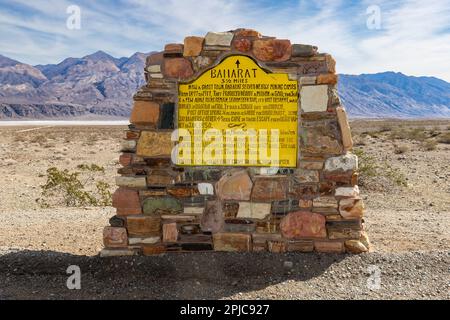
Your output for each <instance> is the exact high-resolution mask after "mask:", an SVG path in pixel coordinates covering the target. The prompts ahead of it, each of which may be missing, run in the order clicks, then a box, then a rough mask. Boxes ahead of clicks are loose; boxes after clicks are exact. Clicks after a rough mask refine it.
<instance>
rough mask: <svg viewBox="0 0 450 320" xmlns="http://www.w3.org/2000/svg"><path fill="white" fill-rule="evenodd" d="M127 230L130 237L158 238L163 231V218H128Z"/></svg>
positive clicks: (140, 216)
mask: <svg viewBox="0 0 450 320" xmlns="http://www.w3.org/2000/svg"><path fill="white" fill-rule="evenodd" d="M127 230H128V234H129V235H130V236H135V237H158V236H159V235H160V231H161V218H160V217H158V216H144V215H136V216H128V217H127Z"/></svg>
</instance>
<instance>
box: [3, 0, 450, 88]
mask: <svg viewBox="0 0 450 320" xmlns="http://www.w3.org/2000/svg"><path fill="white" fill-rule="evenodd" d="M70 5H77V6H79V8H80V9H81V20H80V21H81V29H75V30H70V29H69V28H67V26H66V21H67V19H68V18H69V14H68V13H67V8H68V7H69V6H70ZM374 8H375V9H376V10H377V9H379V12H380V20H373V18H374V17H376V14H375V13H374V11H373V10H374ZM368 9H369V13H368V11H367V10H368ZM368 19H369V21H371V22H374V21H375V22H376V21H379V22H380V23H379V24H376V23H375V24H374V23H372V24H371V26H372V27H371V28H369V27H368V26H367V21H368ZM373 26H375V27H377V28H373ZM238 27H249V28H254V29H256V30H258V31H260V32H261V33H263V34H265V35H272V36H277V37H278V38H287V39H290V40H291V41H292V42H293V43H307V44H314V45H317V46H318V47H319V50H320V51H321V52H328V53H331V54H332V55H333V56H335V58H336V60H337V62H338V64H337V69H338V72H340V73H351V74H359V73H373V72H382V71H387V70H392V71H400V72H403V73H405V74H408V75H417V76H420V75H427V76H436V77H439V78H442V79H444V80H447V81H450V0H427V1H424V0H378V1H377V0H369V1H348V0H347V1H340V0H309V1H305V0H298V1H291V0H281V1H275V0H272V1H270V0H263V1H250V0H147V1H145V0H128V1H125V0H116V1H106V0H96V1H92V0H83V1H76V0H73V1H72V0H0V30H1V32H0V54H3V55H5V56H8V57H11V58H14V59H16V60H19V61H22V62H25V63H30V64H46V63H57V62H60V61H61V60H63V59H64V58H66V57H69V56H71V57H81V56H84V55H87V54H90V53H93V52H95V51H97V50H103V51H105V52H107V53H109V54H111V55H113V56H117V57H120V56H130V55H131V54H133V53H134V52H136V51H140V52H150V51H156V50H161V49H162V48H163V47H164V44H165V43H168V42H182V41H183V38H184V37H185V36H187V35H204V34H205V33H206V32H207V31H210V30H211V31H226V30H231V29H235V28H238ZM378 27H379V28H378Z"/></svg>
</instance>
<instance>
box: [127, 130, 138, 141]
mask: <svg viewBox="0 0 450 320" xmlns="http://www.w3.org/2000/svg"><path fill="white" fill-rule="evenodd" d="M139 133H140V132H139V131H131V130H127V131H126V133H125V139H129V140H135V139H138V138H139Z"/></svg>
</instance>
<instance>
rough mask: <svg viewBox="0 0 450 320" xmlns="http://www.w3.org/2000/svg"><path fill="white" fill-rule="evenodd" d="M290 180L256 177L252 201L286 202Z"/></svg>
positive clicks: (275, 177)
mask: <svg viewBox="0 0 450 320" xmlns="http://www.w3.org/2000/svg"><path fill="white" fill-rule="evenodd" d="M288 184H289V182H288V180H287V179H286V178H285V177H277V176H274V177H259V176H258V177H255V185H254V187H253V190H252V196H251V199H252V201H262V202H264V201H275V200H284V199H286V198H287V196H288V193H287V192H288Z"/></svg>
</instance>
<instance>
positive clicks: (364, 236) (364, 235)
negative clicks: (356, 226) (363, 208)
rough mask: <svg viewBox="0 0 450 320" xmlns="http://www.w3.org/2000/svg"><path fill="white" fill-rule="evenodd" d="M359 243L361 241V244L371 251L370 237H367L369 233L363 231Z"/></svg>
mask: <svg viewBox="0 0 450 320" xmlns="http://www.w3.org/2000/svg"><path fill="white" fill-rule="evenodd" d="M359 241H361V243H362V244H363V245H364V246H365V247H366V248H367V250H369V249H370V247H371V245H370V240H369V236H368V235H367V233H366V232H365V231H361V237H360V238H359Z"/></svg>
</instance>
